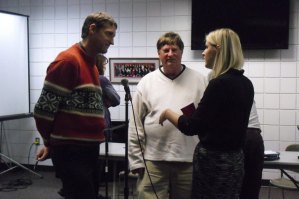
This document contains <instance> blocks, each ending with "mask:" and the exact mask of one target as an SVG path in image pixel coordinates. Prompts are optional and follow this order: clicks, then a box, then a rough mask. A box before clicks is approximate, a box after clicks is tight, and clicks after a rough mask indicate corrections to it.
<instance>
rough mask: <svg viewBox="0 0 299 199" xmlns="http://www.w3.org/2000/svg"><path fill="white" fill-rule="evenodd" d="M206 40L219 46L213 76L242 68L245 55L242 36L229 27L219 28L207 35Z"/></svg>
mask: <svg viewBox="0 0 299 199" xmlns="http://www.w3.org/2000/svg"><path fill="white" fill-rule="evenodd" d="M206 42H208V43H209V44H211V45H213V46H215V47H216V48H217V53H216V57H215V62H214V65H213V68H212V69H213V73H212V74H213V77H212V78H216V77H218V76H219V75H221V74H223V73H225V72H227V71H228V70H229V69H238V70H240V69H242V68H243V64H244V56H243V51H242V46H241V42H240V38H239V36H238V34H237V33H235V32H234V31H233V30H231V29H229V28H222V29H217V30H214V31H212V32H210V33H209V34H208V35H206Z"/></svg>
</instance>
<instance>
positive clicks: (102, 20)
mask: <svg viewBox="0 0 299 199" xmlns="http://www.w3.org/2000/svg"><path fill="white" fill-rule="evenodd" d="M93 23H94V24H95V25H96V27H97V29H101V28H104V27H107V26H114V27H115V28H117V23H116V22H115V20H114V19H113V17H112V16H111V15H109V14H108V13H106V12H94V13H91V14H90V15H88V16H87V17H86V19H85V21H84V24H83V26H82V32H81V38H82V39H85V38H86V37H87V36H88V33H89V26H90V25H91V24H93Z"/></svg>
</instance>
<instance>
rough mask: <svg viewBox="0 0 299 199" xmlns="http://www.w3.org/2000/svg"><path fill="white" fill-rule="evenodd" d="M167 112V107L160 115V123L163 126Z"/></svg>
mask: <svg viewBox="0 0 299 199" xmlns="http://www.w3.org/2000/svg"><path fill="white" fill-rule="evenodd" d="M166 112H167V109H165V110H164V111H163V112H162V113H161V115H160V118H159V124H161V126H163V122H164V121H165V120H166V119H167V118H166Z"/></svg>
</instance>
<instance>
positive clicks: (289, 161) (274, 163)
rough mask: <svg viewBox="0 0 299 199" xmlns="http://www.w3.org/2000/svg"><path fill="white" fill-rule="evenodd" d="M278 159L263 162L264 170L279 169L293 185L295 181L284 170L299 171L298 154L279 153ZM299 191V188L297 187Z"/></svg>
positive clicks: (292, 152) (290, 152) (289, 152)
mask: <svg viewBox="0 0 299 199" xmlns="http://www.w3.org/2000/svg"><path fill="white" fill-rule="evenodd" d="M279 153H280V155H279V157H280V159H278V160H271V161H264V169H280V170H281V171H282V172H283V173H284V174H285V175H287V176H288V177H289V178H290V180H291V181H292V182H293V183H294V184H295V179H294V178H293V177H292V176H290V175H289V174H288V173H286V172H285V171H284V170H292V169H299V159H298V157H299V152H294V151H280V152H279ZM297 188H298V190H299V187H297Z"/></svg>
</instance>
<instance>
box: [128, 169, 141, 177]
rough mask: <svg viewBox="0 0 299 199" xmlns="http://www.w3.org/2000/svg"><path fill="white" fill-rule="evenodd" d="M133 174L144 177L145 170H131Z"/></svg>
mask: <svg viewBox="0 0 299 199" xmlns="http://www.w3.org/2000/svg"><path fill="white" fill-rule="evenodd" d="M131 172H132V173H133V174H138V175H139V176H143V174H144V168H138V169H134V170H131Z"/></svg>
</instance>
